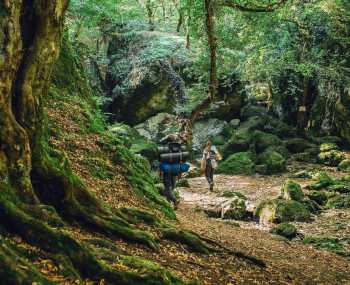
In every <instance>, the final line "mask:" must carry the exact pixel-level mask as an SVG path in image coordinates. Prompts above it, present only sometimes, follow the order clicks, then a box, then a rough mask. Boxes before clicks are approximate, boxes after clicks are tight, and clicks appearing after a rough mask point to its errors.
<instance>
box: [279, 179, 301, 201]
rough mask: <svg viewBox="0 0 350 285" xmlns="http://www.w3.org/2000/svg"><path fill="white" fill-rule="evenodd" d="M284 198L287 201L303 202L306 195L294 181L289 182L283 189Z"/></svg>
mask: <svg viewBox="0 0 350 285" xmlns="http://www.w3.org/2000/svg"><path fill="white" fill-rule="evenodd" d="M282 196H283V198H284V199H286V200H295V201H299V202H300V201H302V200H303V199H304V193H303V191H302V190H301V186H300V185H299V184H298V183H296V182H294V181H292V180H287V181H286V182H285V183H284V185H283V187H282Z"/></svg>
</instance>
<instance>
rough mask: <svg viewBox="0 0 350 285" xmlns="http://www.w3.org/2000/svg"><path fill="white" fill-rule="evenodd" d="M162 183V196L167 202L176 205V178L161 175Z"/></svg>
mask: <svg viewBox="0 0 350 285" xmlns="http://www.w3.org/2000/svg"><path fill="white" fill-rule="evenodd" d="M163 183H164V186H165V190H164V195H165V197H166V198H167V199H168V201H169V202H173V203H174V204H176V203H177V200H176V197H175V195H174V189H175V185H176V176H174V175H173V174H171V173H166V172H164V173H163Z"/></svg>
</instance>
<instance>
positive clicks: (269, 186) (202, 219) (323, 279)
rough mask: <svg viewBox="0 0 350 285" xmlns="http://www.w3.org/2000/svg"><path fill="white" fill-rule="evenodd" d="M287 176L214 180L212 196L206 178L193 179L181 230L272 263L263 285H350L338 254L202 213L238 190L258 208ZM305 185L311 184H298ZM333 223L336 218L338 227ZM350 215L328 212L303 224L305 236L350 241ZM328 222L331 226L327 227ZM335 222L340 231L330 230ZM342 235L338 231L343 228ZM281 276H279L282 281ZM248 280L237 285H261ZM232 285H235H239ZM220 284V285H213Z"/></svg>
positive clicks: (349, 272) (349, 271) (184, 191)
mask: <svg viewBox="0 0 350 285" xmlns="http://www.w3.org/2000/svg"><path fill="white" fill-rule="evenodd" d="M287 176H288V175H287V174H286V175H283V176H271V177H270V176H269V177H266V176H226V175H217V176H216V177H215V181H216V186H215V188H214V192H210V191H209V189H208V185H207V183H206V180H205V178H204V177H198V178H192V179H188V181H189V186H190V187H189V188H178V190H179V194H180V197H181V200H182V203H181V204H180V207H179V209H178V211H177V216H178V219H179V223H180V225H181V226H183V227H184V228H187V229H191V230H193V231H196V232H198V233H200V234H203V235H204V236H207V237H210V238H212V239H216V240H219V241H220V242H221V243H223V244H224V245H225V246H227V247H229V248H232V249H234V250H239V251H242V252H245V253H247V254H250V255H253V256H257V257H258V258H261V259H262V260H264V261H265V262H266V263H267V269H266V271H267V272H265V273H266V274H267V275H268V276H270V281H269V282H267V283H263V284H350V262H349V260H348V259H345V258H343V257H340V256H337V255H336V254H333V253H330V252H327V251H324V250H317V249H315V248H313V247H311V246H307V245H304V244H303V243H302V241H301V240H295V241H286V240H282V239H280V238H278V237H276V236H273V235H272V234H270V233H269V229H270V228H271V226H272V225H260V224H258V223H257V222H254V221H252V222H242V221H233V220H222V219H213V218H208V217H207V215H205V214H204V212H203V211H201V210H200V209H201V208H203V207H207V206H210V205H213V204H216V203H221V202H223V201H224V199H225V198H224V197H221V195H222V193H223V192H224V191H228V190H230V191H238V192H240V193H242V194H244V195H245V196H246V197H247V198H248V205H249V208H250V209H251V210H253V209H254V207H256V206H257V205H258V204H259V203H260V202H261V201H262V200H264V199H267V198H271V197H276V196H278V194H279V192H280V188H281V185H282V183H283V181H284V180H285V179H287ZM297 180H298V182H299V183H300V184H301V185H305V184H306V183H307V180H305V179H297ZM333 218H336V222H334V220H333ZM349 218H350V211H336V210H330V211H325V212H324V213H323V214H321V215H320V216H318V217H315V218H314V221H313V222H312V223H298V229H299V230H300V232H302V233H304V234H305V233H310V234H314V233H318V234H319V233H321V234H331V235H337V234H338V235H340V234H341V235H345V236H349V234H350V227H349V224H348V221H349ZM326 221H328V223H327V222H326ZM331 221H333V222H334V223H336V224H338V228H337V227H334V226H333V228H332V227H331V225H332V224H334V223H333V222H331ZM340 223H343V224H344V228H343V231H342V232H341V233H340V232H339V224H340ZM277 276H278V277H277ZM245 278H248V279H244V280H236V283H237V284H262V283H256V282H255V281H253V280H249V278H254V277H253V276H251V277H249V276H248V277H247V276H246V277H245ZM236 283H233V284H236ZM212 284H221V283H215V282H214V283H212Z"/></svg>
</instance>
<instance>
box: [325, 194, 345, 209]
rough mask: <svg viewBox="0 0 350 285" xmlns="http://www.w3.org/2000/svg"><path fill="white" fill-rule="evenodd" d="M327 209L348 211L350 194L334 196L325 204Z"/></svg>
mask: <svg viewBox="0 0 350 285" xmlns="http://www.w3.org/2000/svg"><path fill="white" fill-rule="evenodd" d="M326 207H327V208H329V209H349V208H350V194H336V195H334V196H333V197H331V198H329V199H328V201H327V204H326Z"/></svg>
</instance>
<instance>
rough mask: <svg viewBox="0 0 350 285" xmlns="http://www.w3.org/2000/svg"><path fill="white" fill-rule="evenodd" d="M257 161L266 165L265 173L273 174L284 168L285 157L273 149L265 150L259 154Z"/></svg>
mask: <svg viewBox="0 0 350 285" xmlns="http://www.w3.org/2000/svg"><path fill="white" fill-rule="evenodd" d="M258 162H259V163H260V164H263V165H266V167H267V170H266V171H267V174H275V173H279V172H283V171H285V170H286V159H285V158H284V157H283V156H282V155H281V154H280V153H278V152H276V151H274V150H266V151H265V152H263V153H262V154H260V155H259V156H258Z"/></svg>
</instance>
